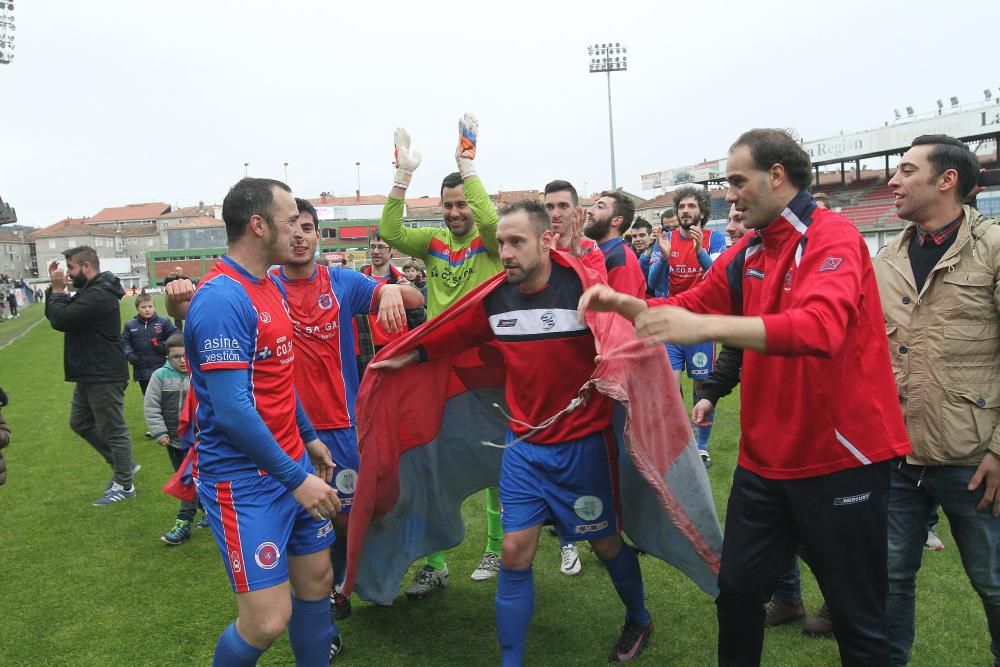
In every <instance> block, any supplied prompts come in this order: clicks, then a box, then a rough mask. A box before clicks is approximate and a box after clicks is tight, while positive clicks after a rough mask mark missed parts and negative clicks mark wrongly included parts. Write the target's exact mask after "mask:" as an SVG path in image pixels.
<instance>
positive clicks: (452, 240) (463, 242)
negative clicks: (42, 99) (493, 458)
mask: <svg viewBox="0 0 1000 667" xmlns="http://www.w3.org/2000/svg"><path fill="white" fill-rule="evenodd" d="M458 134H459V137H458V146H457V148H456V149H455V162H456V164H457V166H458V171H457V172H456V173H452V174H448V175H447V176H445V178H444V180H443V181H442V182H441V207H442V208H443V209H444V222H445V226H444V227H443V228H436V229H431V228H427V227H424V228H419V229H414V228H410V227H405V226H404V225H403V208H404V206H405V201H404V200H405V198H406V189H407V188H408V187H409V185H410V181H411V180H412V179H413V172H414V170H416V168H417V167H419V166H420V153H417V152H411V151H410V135H409V133H407V131H406V130H404V129H403V128H397V129H396V133H395V136H394V143H395V164H396V173H395V174H394V176H393V181H392V190H390V191H389V197H388V199H387V201H386V204H385V208H383V209H382V220H381V222H380V223H379V228H378V231H379V236H381V237H382V239H383V240H384V241H385V242H386V243H388V244H389V245H390V246H392V247H393V248H396V249H397V250H399V251H400V252H402V253H404V254H407V255H410V256H411V257H418V258H420V259H422V260H423V262H424V265H425V266H426V267H427V318H428V319H430V318H433V317H435V316H436V315H438V314H440V313H441V311H443V310H444V309H445V308H447V307H448V306H450V305H451V304H453V303H454V302H455V301H457V300H458V299H459V298H461V297H462V296H463V295H465V294H467V293H468V292H470V291H472V290H473V289H474V288H475V287H476V286H477V285H479V284H480V283H482V282H483V281H485V280H487V279H488V278H490V277H492V276H494V275H496V274H497V273H498V272H499V271H500V269H501V264H500V259H499V252H498V251H497V239H496V232H497V212H496V209H495V208H494V207H493V202H491V201H490V198H489V195H488V194H487V192H486V188H485V186H483V183H482V181H480V180H479V176H478V175H477V171H476V163H475V158H476V141H477V139H478V134H479V123H478V122H477V121H476V117H475V116H474V115H473V114H471V113H466V114H465V115H464V116H463V117H462V118H461V119H460V120H459V122H458ZM494 510H495V511H494ZM501 532H502V531H501V527H500V511H499V507H498V505H497V502H496V494H495V492H489V491H488V492H487V521H486V533H487V544H486V552H485V553H484V554H483V560H482V562H481V563H480V565H479V567H477V568H476V571H475V572H473V577H474V578H489V577H490V576H495V573H496V572H497V571H498V568H499V560H500V557H499V556H500V539H501ZM447 585H448V566H447V564H446V563H445V559H444V554H443V553H441V552H439V553H434V554H431V555H430V556H428V557H427V564H426V565H425V566H423V567H422V568H421V569H419V570H418V571H417V573H416V575H414V578H413V583H412V584H411V585H410V586H409V588H407V589H406V594H407V596H408V597H411V598H417V599H420V598H423V597H425V596H426V595H427V594H428V593H430V592H431V591H433V590H435V589H437V588H444V587H445V586H447Z"/></svg>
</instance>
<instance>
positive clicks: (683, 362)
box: [650, 186, 726, 468]
mask: <svg viewBox="0 0 1000 667" xmlns="http://www.w3.org/2000/svg"><path fill="white" fill-rule="evenodd" d="M710 207H711V203H710V201H709V198H708V192H707V191H706V190H705V189H704V188H696V187H693V186H685V187H683V188H679V189H678V190H676V191H675V192H674V210H675V211H676V212H677V219H678V222H679V223H680V224H679V227H678V228H677V229H675V230H674V231H672V232H671V233H670V236H669V240H664V241H661V244H660V246H661V248H662V249H663V252H664V256H665V257H668V258H669V259H668V261H666V262H660V263H659V265H657V266H656V267H655V268H654V269H653V270H651V271H650V282H652V283H654V284H656V283H657V282H659V281H661V280H662V279H661V278H659V276H660V275H661V274H662V272H664V271H669V275H668V276H667V281H668V284H669V287H668V289H667V293H668V295H669V296H679V295H681V294H683V293H684V292H686V291H687V290H688V289H690V288H691V287H692V286H694V285H695V284H696V283H697V282H698V281H699V280H701V277H702V275H704V273H705V271H707V270H708V269H709V268H710V267H711V266H712V261H713V259H714V258H715V257H718V255H719V253H721V252H722V251H723V250H725V249H726V239H725V237H724V236H722V234H714V233H712V232H711V231H710V230H703V229H702V225H704V223H705V222H706V221H707V220H708V213H709V210H710ZM667 353H668V354H669V355H670V365H671V367H672V368H673V370H674V375H675V376H676V377H677V382H678V383H679V382H680V381H681V371H683V370H685V369H687V375H688V377H689V378H691V382H692V384H693V386H694V392H693V393H694V395H695V397H697V396H698V395H699V392H700V390H701V383H702V381H703V380H704V379H705V378H707V377H708V374H709V373H711V372H712V368H713V365H714V363H715V343H714V342H712V341H705V342H703V343H698V344H696V345H679V344H676V343H668V344H667ZM695 430H696V431H697V440H698V451H699V452H700V453H701V460H702V462H703V463H704V464H705V467H706V468H708V467H710V466H711V465H712V457H711V456H709V454H708V439H709V438H710V437H711V435H712V415H708V418H707V420H706V421H705V423H704V425H695Z"/></svg>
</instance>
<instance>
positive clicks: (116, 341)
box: [45, 246, 139, 506]
mask: <svg viewBox="0 0 1000 667" xmlns="http://www.w3.org/2000/svg"><path fill="white" fill-rule="evenodd" d="M63 255H65V256H66V271H65V272H63V271H62V270H60V269H59V262H58V261H53V262H52V263H51V264H50V265H49V280H50V281H51V283H52V285H51V286H50V287H49V289H48V290H47V291H46V292H45V297H46V298H45V317H46V318H47V319H48V320H49V323H50V324H51V325H52V328H53V329H55V330H56V331H62V332H63V333H65V334H66V336H65V338H64V339H63V369H64V371H65V374H66V381H67V382H75V383H76V386H75V387H74V388H73V400H72V403H71V404H70V415H69V426H70V428H71V429H73V432H74V433H76V434H77V435H79V436H80V437H81V438H83V439H84V440H86V441H87V442H88V443H90V446H91V447H93V448H94V449H95V450H97V453H98V454H100V455H101V457H102V458H103V459H104V460H105V461H107V463H108V465H109V466H111V470H112V471H113V473H114V477H113V479H112V480H111V483H110V484H108V486H107V488H106V489H105V492H104V495H103V496H101V497H100V498H98V499H97V500H95V501H94V505H95V506H104V505H111V504H113V503H117V502H121V501H122V500H128V499H129V498H134V497H135V486H134V485H133V484H132V475H133V473H135V472H137V471H138V469H139V466H138V465H137V464H136V463H134V462H133V461H132V439H131V438H130V437H129V434H128V427H127V426H126V425H125V388H126V387H127V386H128V362H127V361H126V360H125V354H124V353H123V352H122V341H121V338H120V336H119V333H118V332H119V331H121V310H120V308H119V303H120V301H121V298H122V297H123V296H125V290H124V289H122V285H121V283H120V282H119V281H118V278H116V277H115V276H114V274H112V273H111V272H110V271H104V272H102V271H101V261H100V259H98V257H97V253H96V252H95V251H94V249H93V248H91V247H89V246H79V247H77V248H70V249H69V250H65V251H63ZM67 275H68V276H69V279H70V281H72V283H73V287H74V288H75V289H76V293H75V294H73V296H72V297H71V296H70V295H69V293H68V292H67V288H66V277H67Z"/></svg>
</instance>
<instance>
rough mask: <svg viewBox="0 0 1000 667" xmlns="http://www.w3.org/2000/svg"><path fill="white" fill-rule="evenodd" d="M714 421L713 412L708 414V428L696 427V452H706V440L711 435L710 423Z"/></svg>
mask: <svg viewBox="0 0 1000 667" xmlns="http://www.w3.org/2000/svg"><path fill="white" fill-rule="evenodd" d="M714 419H715V410H712V411H711V412H710V413H708V426H699V427H698V451H700V452H707V451H708V438H709V437H710V436H711V435H712V421H713V420H714Z"/></svg>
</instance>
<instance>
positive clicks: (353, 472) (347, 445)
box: [316, 426, 361, 514]
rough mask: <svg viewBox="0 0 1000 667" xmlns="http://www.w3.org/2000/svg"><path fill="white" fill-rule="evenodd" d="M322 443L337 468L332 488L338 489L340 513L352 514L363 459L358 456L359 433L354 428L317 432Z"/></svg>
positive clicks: (334, 472) (331, 481) (331, 482)
mask: <svg viewBox="0 0 1000 667" xmlns="http://www.w3.org/2000/svg"><path fill="white" fill-rule="evenodd" d="M316 435H317V436H318V437H319V439H320V441H321V442H322V443H323V444H324V445H326V448H327V449H329V450H330V458H332V459H333V462H334V464H335V465H336V466H337V467H336V468H335V469H334V471H333V479H332V480H330V486H332V487H334V488H335V489H337V496H338V497H339V498H340V513H341V514H350V512H351V505H353V504H354V487H355V486H357V482H358V468H359V467H360V466H361V458H360V457H359V456H358V432H357V431H356V430H355V429H354V427H353V426H351V427H349V428H332V429H329V430H325V431H321V430H319V429H317V430H316Z"/></svg>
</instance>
